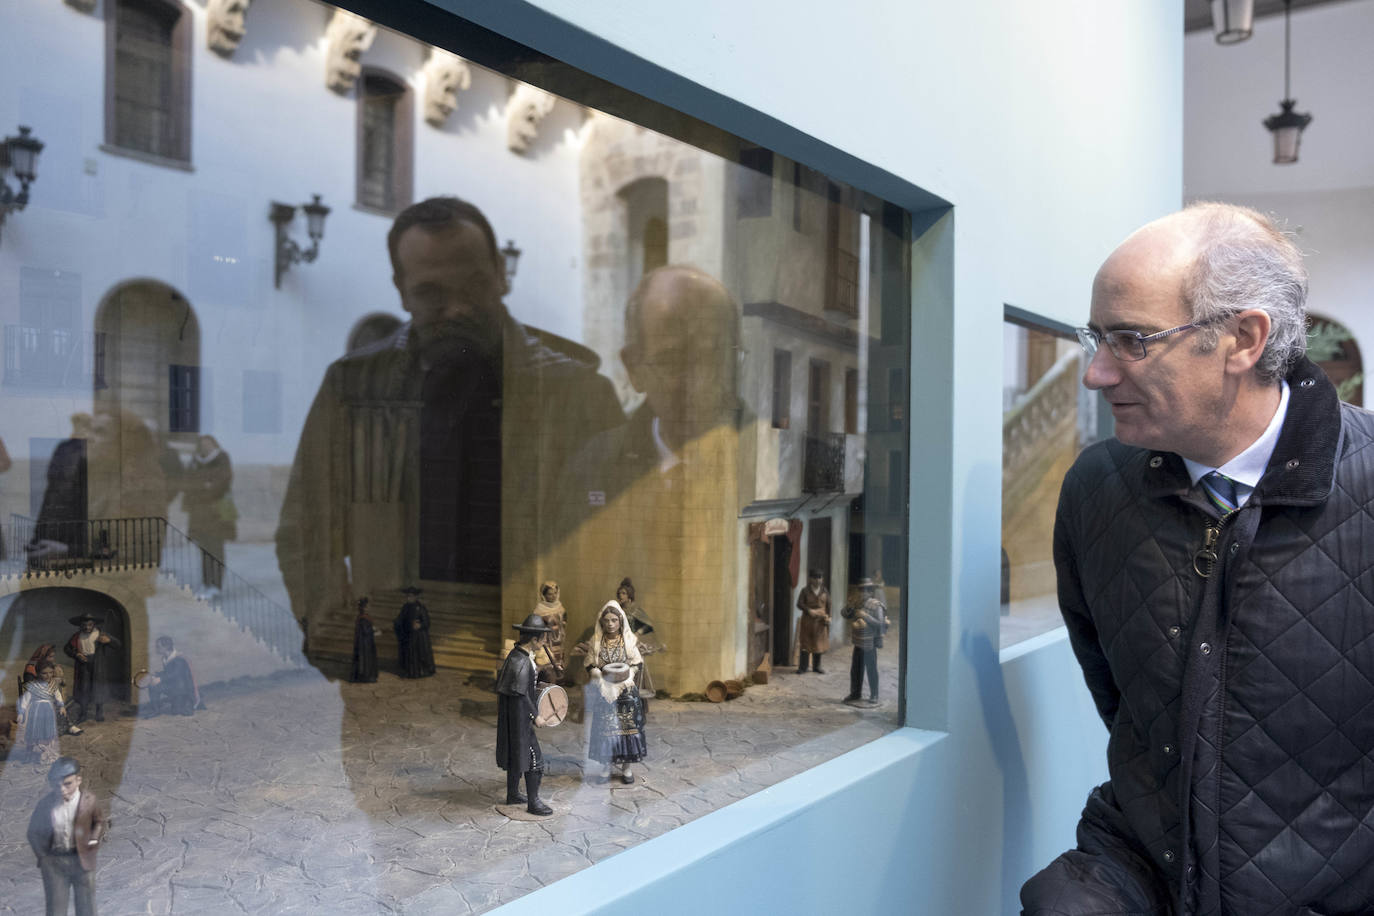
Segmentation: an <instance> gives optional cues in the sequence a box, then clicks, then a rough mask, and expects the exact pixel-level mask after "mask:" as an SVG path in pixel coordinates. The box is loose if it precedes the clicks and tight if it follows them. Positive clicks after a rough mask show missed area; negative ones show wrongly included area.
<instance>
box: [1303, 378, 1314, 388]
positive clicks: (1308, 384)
mask: <svg viewBox="0 0 1374 916" xmlns="http://www.w3.org/2000/svg"><path fill="white" fill-rule="evenodd" d="M1315 384H1317V380H1316V379H1314V378H1305V379H1303V380H1302V381H1301V382H1298V386H1299V387H1301V388H1311V387H1312V386H1313V385H1315Z"/></svg>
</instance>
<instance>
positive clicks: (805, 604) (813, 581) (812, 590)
mask: <svg viewBox="0 0 1374 916" xmlns="http://www.w3.org/2000/svg"><path fill="white" fill-rule="evenodd" d="M824 579H825V574H824V573H822V572H821V571H820V570H819V569H813V570H811V572H810V573H808V574H807V580H806V586H805V587H804V588H803V589H802V590H801V593H800V594H798V595H797V610H799V611H801V621H800V622H799V623H798V624H797V645H798V651H799V652H800V661H799V662H798V663H797V673H798V674H805V673H806V668H807V665H808V663H810V665H811V667H813V668H814V669H815V670H816V673H817V674H824V673H825V672H824V671H822V670H821V655H822V654H823V653H825V652H827V651H829V649H830V592H829V591H827V590H826V588H825V584H824ZM807 656H810V658H809V659H808V657H807Z"/></svg>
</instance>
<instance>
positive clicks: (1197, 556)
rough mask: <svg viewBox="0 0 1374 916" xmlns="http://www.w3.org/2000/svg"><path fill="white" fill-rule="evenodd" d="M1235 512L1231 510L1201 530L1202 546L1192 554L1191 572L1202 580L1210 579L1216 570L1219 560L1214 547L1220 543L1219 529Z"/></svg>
mask: <svg viewBox="0 0 1374 916" xmlns="http://www.w3.org/2000/svg"><path fill="white" fill-rule="evenodd" d="M1236 511H1237V510H1235V509H1232V510H1231V511H1230V512H1227V513H1226V514H1225V515H1223V516H1222V517H1221V518H1219V519H1215V520H1214V521H1211V522H1208V523H1207V527H1206V528H1204V529H1203V530H1202V546H1201V547H1199V548H1198V549H1197V550H1196V551H1194V553H1193V572H1195V573H1197V574H1198V575H1199V576H1201V577H1202V578H1204V579H1207V578H1209V577H1211V575H1212V571H1213V570H1215V569H1216V568H1217V561H1218V560H1219V559H1220V558H1219V557H1218V556H1217V551H1216V546H1217V544H1218V543H1219V542H1220V541H1221V529H1222V528H1224V527H1225V526H1226V520H1227V519H1229V518H1230V517H1231V516H1233V515H1235V514H1236Z"/></svg>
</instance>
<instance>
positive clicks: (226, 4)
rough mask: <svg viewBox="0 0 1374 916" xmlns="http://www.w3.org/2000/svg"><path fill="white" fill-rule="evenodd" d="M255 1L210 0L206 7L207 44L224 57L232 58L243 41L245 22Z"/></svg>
mask: <svg viewBox="0 0 1374 916" xmlns="http://www.w3.org/2000/svg"><path fill="white" fill-rule="evenodd" d="M252 2H253V0H210V2H209V3H207V4H206V6H205V43H206V45H207V46H209V48H210V50H211V51H214V52H215V53H216V54H219V55H220V56H222V57H232V56H233V54H234V52H235V51H237V50H238V47H239V42H240V41H243V32H244V20H245V19H246V18H247V17H248V4H250V3H252Z"/></svg>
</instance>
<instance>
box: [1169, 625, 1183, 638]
mask: <svg viewBox="0 0 1374 916" xmlns="http://www.w3.org/2000/svg"><path fill="white" fill-rule="evenodd" d="M1182 632H1183V631H1182V630H1181V629H1179V628H1178V627H1169V638H1170V639H1178V634H1180V633H1182Z"/></svg>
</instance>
